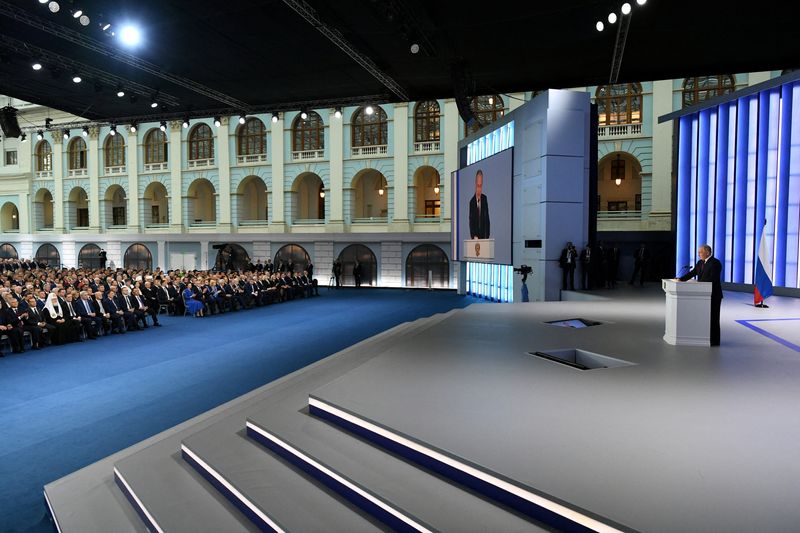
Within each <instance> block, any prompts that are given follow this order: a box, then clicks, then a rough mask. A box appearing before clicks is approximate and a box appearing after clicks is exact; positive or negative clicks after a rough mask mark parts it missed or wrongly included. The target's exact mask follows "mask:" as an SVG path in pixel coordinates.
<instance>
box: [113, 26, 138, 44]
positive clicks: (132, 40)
mask: <svg viewBox="0 0 800 533" xmlns="http://www.w3.org/2000/svg"><path fill="white" fill-rule="evenodd" d="M119 38H120V40H121V41H122V44H124V45H125V46H138V45H139V44H140V43H141V42H142V32H141V30H140V29H139V28H138V26H134V25H133V24H125V25H124V26H123V27H122V29H120V30H119Z"/></svg>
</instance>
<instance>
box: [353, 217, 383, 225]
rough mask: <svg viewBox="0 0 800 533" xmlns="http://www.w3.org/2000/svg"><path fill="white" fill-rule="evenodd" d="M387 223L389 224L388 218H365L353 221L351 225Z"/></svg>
mask: <svg viewBox="0 0 800 533" xmlns="http://www.w3.org/2000/svg"><path fill="white" fill-rule="evenodd" d="M387 222H389V217H367V218H354V219H353V224H386V223H387Z"/></svg>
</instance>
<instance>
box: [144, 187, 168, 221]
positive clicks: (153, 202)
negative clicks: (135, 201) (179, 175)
mask: <svg viewBox="0 0 800 533" xmlns="http://www.w3.org/2000/svg"><path fill="white" fill-rule="evenodd" d="M143 204H144V205H143V208H144V221H145V225H148V226H149V225H152V224H167V223H168V222H169V199H168V198H167V188H166V187H165V186H164V184H163V183H160V182H158V181H154V182H152V183H151V184H150V185H148V186H147V188H145V190H144V202H143Z"/></svg>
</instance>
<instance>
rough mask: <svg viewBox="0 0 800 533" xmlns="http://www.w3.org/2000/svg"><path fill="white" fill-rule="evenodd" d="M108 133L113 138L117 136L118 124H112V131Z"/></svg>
mask: <svg viewBox="0 0 800 533" xmlns="http://www.w3.org/2000/svg"><path fill="white" fill-rule="evenodd" d="M108 133H109V134H110V135H111V136H112V137H113V136H114V135H116V134H117V125H116V124H112V125H111V131H109V132H108Z"/></svg>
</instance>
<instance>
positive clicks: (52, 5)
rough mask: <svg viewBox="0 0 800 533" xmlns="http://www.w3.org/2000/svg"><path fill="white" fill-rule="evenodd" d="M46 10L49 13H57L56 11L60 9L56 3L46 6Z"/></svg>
mask: <svg viewBox="0 0 800 533" xmlns="http://www.w3.org/2000/svg"><path fill="white" fill-rule="evenodd" d="M47 8H48V9H49V10H50V12H51V13H58V10H59V9H61V6H60V5H58V2H50V3H49V4H47Z"/></svg>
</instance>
